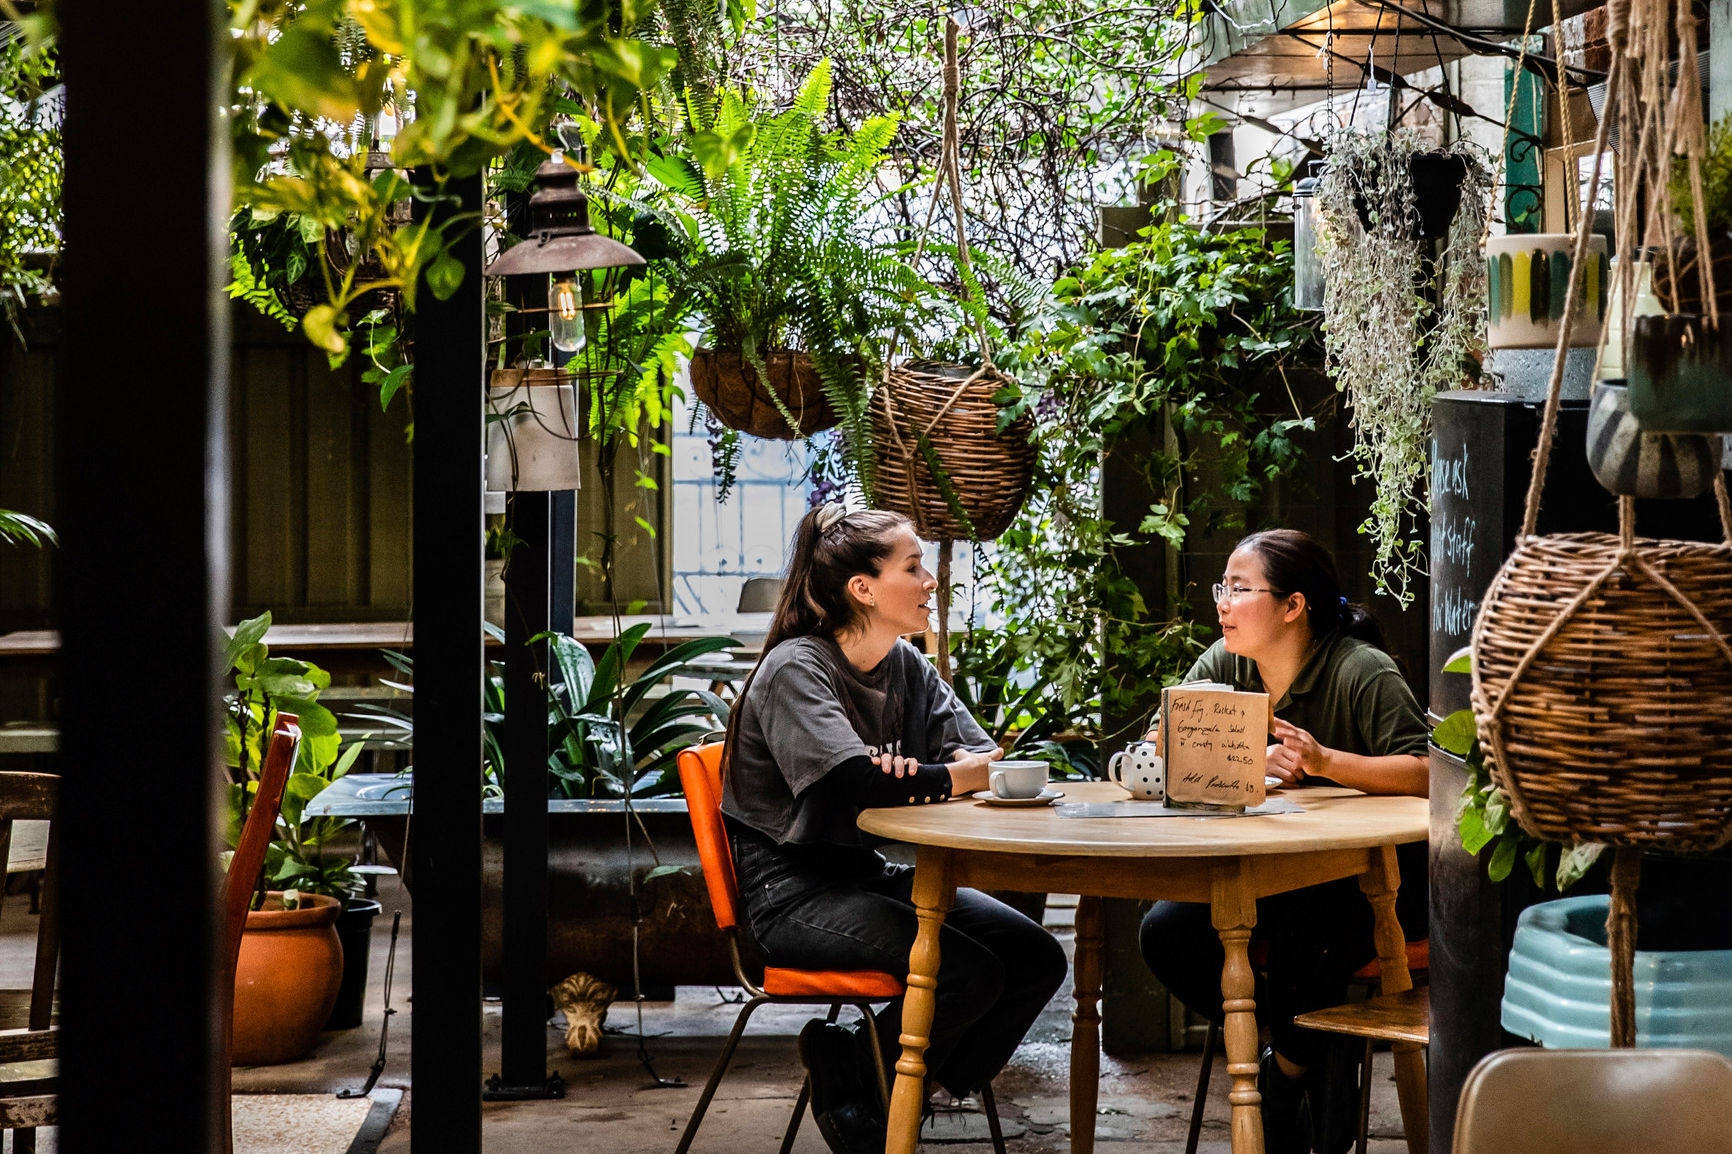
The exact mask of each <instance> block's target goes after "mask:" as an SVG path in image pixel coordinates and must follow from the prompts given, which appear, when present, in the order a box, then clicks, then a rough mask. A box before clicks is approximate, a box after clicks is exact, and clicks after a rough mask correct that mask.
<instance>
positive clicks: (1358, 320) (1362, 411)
mask: <svg viewBox="0 0 1732 1154" xmlns="http://www.w3.org/2000/svg"><path fill="white" fill-rule="evenodd" d="M1424 151H1427V149H1426V147H1425V146H1424V145H1423V144H1422V143H1421V139H1420V136H1419V134H1418V133H1417V132H1416V131H1414V130H1412V129H1401V130H1398V131H1396V132H1393V133H1389V134H1387V135H1367V134H1365V133H1362V132H1354V131H1352V130H1345V129H1344V130H1341V131H1339V132H1336V133H1335V134H1333V135H1332V136H1331V137H1329V139H1328V141H1327V142H1326V152H1327V156H1328V164H1327V166H1326V167H1325V168H1324V171H1323V176H1322V179H1321V181H1320V184H1319V187H1318V193H1317V203H1318V207H1319V209H1320V210H1321V213H1322V217H1323V227H1322V229H1321V230H1320V231H1321V234H1322V235H1321V249H1322V256H1323V266H1324V277H1325V282H1324V297H1323V302H1324V303H1323V308H1324V315H1325V317H1326V318H1327V319H1326V321H1325V324H1324V348H1325V350H1326V353H1327V356H1328V367H1329V372H1330V375H1331V376H1333V377H1334V379H1335V384H1336V387H1337V388H1338V389H1340V390H1341V391H1342V392H1343V393H1345V394H1346V395H1347V402H1348V405H1349V407H1350V409H1351V412H1352V423H1353V428H1354V431H1355V435H1354V444H1353V458H1354V460H1355V462H1356V463H1357V465H1358V473H1357V476H1359V477H1363V478H1366V479H1367V480H1369V481H1370V482H1371V484H1372V486H1373V490H1374V491H1373V494H1372V500H1371V515H1370V516H1369V517H1368V518H1367V519H1366V521H1365V523H1364V524H1363V525H1362V526H1360V532H1362V533H1367V534H1370V535H1371V537H1372V538H1373V540H1374V541H1375V543H1376V548H1377V551H1376V555H1375V557H1374V559H1373V561H1372V566H1371V575H1372V577H1373V578H1374V579H1375V580H1376V582H1377V588H1378V590H1379V591H1380V592H1383V593H1387V594H1389V595H1390V596H1392V597H1394V598H1395V599H1396V600H1397V601H1398V602H1400V603H1401V605H1402V606H1404V607H1405V606H1406V605H1407V604H1408V603H1409V602H1410V601H1412V600H1413V597H1414V589H1413V587H1412V582H1413V578H1414V576H1415V575H1418V574H1423V573H1424V572H1425V570H1426V557H1425V542H1424V540H1423V539H1421V537H1420V535H1419V532H1418V528H1419V519H1420V517H1421V516H1422V515H1423V514H1425V513H1426V512H1427V510H1428V508H1429V487H1428V486H1427V484H1426V478H1427V470H1428V468H1429V461H1430V453H1429V445H1430V438H1431V401H1432V398H1433V397H1434V396H1436V395H1437V393H1438V392H1439V391H1440V390H1444V389H1452V388H1456V387H1458V386H1460V385H1461V384H1462V383H1463V382H1465V381H1468V380H1472V379H1474V378H1476V377H1477V375H1478V354H1479V350H1480V349H1482V348H1483V346H1484V344H1485V271H1484V265H1483V262H1482V261H1481V260H1480V258H1479V243H1480V237H1481V235H1482V233H1483V232H1484V226H1485V205H1486V204H1487V203H1488V197H1489V191H1490V181H1491V175H1490V172H1489V170H1488V168H1487V166H1486V165H1485V163H1484V161H1483V160H1482V159H1481V158H1480V156H1479V155H1478V153H1477V151H1476V150H1474V148H1473V146H1472V145H1470V144H1466V143H1458V144H1455V145H1451V146H1450V148H1449V150H1448V153H1449V155H1452V156H1458V157H1460V158H1461V159H1462V161H1463V163H1464V166H1465V173H1466V175H1465V176H1464V178H1463V180H1462V184H1461V202H1460V207H1459V208H1458V209H1457V210H1456V213H1455V216H1454V218H1453V219H1452V220H1451V221H1450V224H1449V233H1448V237H1447V239H1446V241H1445V244H1444V249H1443V253H1442V255H1441V256H1437V257H1434V256H1433V253H1432V242H1431V241H1429V240H1424V239H1421V238H1419V237H1418V236H1416V235H1415V233H1416V231H1417V230H1416V229H1415V228H1414V226H1413V221H1414V220H1415V214H1416V211H1417V209H1416V206H1415V198H1414V186H1413V177H1412V173H1411V170H1410V167H1409V160H1410V158H1411V157H1412V155H1413V154H1414V153H1418V152H1424Z"/></svg>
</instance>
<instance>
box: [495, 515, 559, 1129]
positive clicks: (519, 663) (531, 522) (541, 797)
mask: <svg viewBox="0 0 1732 1154" xmlns="http://www.w3.org/2000/svg"><path fill="white" fill-rule="evenodd" d="M552 497H553V494H550V493H545V492H520V493H512V494H511V495H510V496H509V497H508V498H507V499H506V501H507V504H506V523H507V524H508V525H509V526H510V527H511V531H512V533H514V534H515V535H516V536H517V537H518V539H519V541H518V544H517V546H516V547H515V548H514V549H513V550H512V552H511V560H510V561H509V562H507V563H506V566H505V896H504V906H505V908H504V911H503V912H504V921H505V942H504V955H505V956H504V971H505V972H504V988H503V989H502V990H501V991H500V994H501V1001H502V1003H503V1004H502V1006H501V1012H502V1018H503V1021H502V1023H501V1029H502V1034H501V1038H500V1072H499V1073H498V1074H496V1075H494V1076H493V1077H491V1078H489V1079H488V1080H487V1093H486V1095H485V1097H487V1098H489V1099H507V1100H511V1099H526V1098H558V1097H561V1096H562V1095H563V1092H564V1085H563V1083H562V1082H561V1081H560V1077H559V1075H558V1074H557V1073H555V1074H554V1075H552V1076H551V1077H549V1076H548V1073H547V984H548V983H547V804H546V798H547V686H548V681H547V678H548V675H549V660H548V657H549V649H548V644H547V642H546V641H536V642H531V641H530V638H532V637H535V636H537V635H538V634H541V633H545V632H546V631H547V626H548V619H547V618H548V545H549V539H548V529H549V507H550V505H551V503H552V500H551V499H552Z"/></svg>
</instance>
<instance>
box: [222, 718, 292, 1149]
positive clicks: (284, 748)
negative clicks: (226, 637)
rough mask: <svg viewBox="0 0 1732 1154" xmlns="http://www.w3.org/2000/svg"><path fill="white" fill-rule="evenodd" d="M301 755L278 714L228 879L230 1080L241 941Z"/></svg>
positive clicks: (225, 988)
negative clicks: (237, 967) (236, 977)
mask: <svg viewBox="0 0 1732 1154" xmlns="http://www.w3.org/2000/svg"><path fill="white" fill-rule="evenodd" d="M300 751H301V725H300V719H299V718H298V717H296V716H295V715H294V714H292V713H279V714H277V721H276V724H275V725H274V726H272V728H271V740H270V744H268V745H267V746H266V747H265V764H264V768H263V769H261V770H260V771H259V788H258V792H257V793H256V794H254V796H253V803H252V807H251V808H250V809H249V810H248V811H247V820H246V823H245V824H244V825H243V826H242V827H241V836H240V838H239V840H238V841H236V843H235V852H234V856H233V857H231V858H230V859H229V871H228V873H227V874H226V875H225V876H224V877H223V893H222V911H223V952H222V955H221V964H222V974H221V977H220V979H219V982H218V989H219V991H220V1001H221V1003H222V1011H221V1012H222V1018H223V1030H222V1039H223V1052H222V1069H223V1077H224V1078H225V1079H226V1078H228V1076H229V1064H230V1055H231V1054H232V1053H233V1052H234V1041H235V1039H234V1032H235V1023H234V1012H235V967H236V965H238V964H239V962H240V956H241V935H242V934H243V933H245V932H246V928H247V910H248V908H249V907H250V906H251V905H252V897H253V892H254V891H255V890H256V889H257V888H258V882H259V871H260V870H262V869H264V866H265V851H266V850H268V849H270V846H271V836H272V834H273V833H274V832H275V831H276V827H277V814H278V813H279V812H280V811H281V810H282V807H283V791H284V790H285V789H286V788H287V787H288V784H289V775H290V774H292V773H294V771H295V758H296V757H297V756H299V754H300ZM225 1089H226V1090H227V1093H225V1094H224V1095H223V1109H224V1113H225V1115H228V1105H229V1099H230V1097H231V1096H232V1094H233V1090H234V1084H233V1081H232V1080H230V1082H229V1085H228V1086H227V1087H225ZM232 1129H233V1127H232V1123H231V1125H225V1126H224V1127H223V1128H222V1141H223V1154H231V1152H232V1151H233V1149H234V1138H233V1133H232Z"/></svg>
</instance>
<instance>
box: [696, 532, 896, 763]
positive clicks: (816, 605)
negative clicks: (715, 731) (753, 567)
mask: <svg viewBox="0 0 1732 1154" xmlns="http://www.w3.org/2000/svg"><path fill="white" fill-rule="evenodd" d="M827 509H828V510H829V512H828V514H826V510H827ZM825 517H828V519H829V520H828V523H829V527H828V528H825V529H820V528H819V527H818V526H819V522H820V519H821V518H825ZM904 530H907V531H908V532H913V531H914V522H912V521H910V520H909V519H908V518H906V517H904V516H903V515H902V514H900V513H890V512H886V511H884V510H882V509H863V510H861V511H859V512H856V513H847V514H844V515H842V516H841V517H840V518H837V517H836V516H835V510H834V509H833V508H831V507H829V506H821V507H819V508H817V509H813V510H811V511H810V512H808V513H807V514H806V515H805V516H804V517H801V518H800V523H799V525H798V526H797V527H796V528H795V529H794V543H793V545H792V547H791V548H790V549H789V553H788V569H787V572H786V573H784V574H783V576H782V593H781V596H780V597H778V598H777V600H776V611H775V613H774V614H773V615H772V616H771V618H770V631H769V632H768V633H767V634H765V636H764V654H765V656H768V655H769V653H770V651H771V650H773V649H775V648H776V646H778V645H780V644H781V643H782V642H784V641H787V640H790V639H792V638H795V637H830V638H834V637H835V636H836V634H838V633H840V632H841V631H842V630H844V629H846V628H848V627H849V626H850V625H853V624H854V623H855V622H856V621H857V620H858V619H859V617H860V610H859V607H858V606H856V605H855V604H854V602H853V599H852V598H850V597H849V596H848V581H849V579H850V578H853V577H855V576H857V575H859V574H861V573H867V574H870V575H872V576H874V577H876V576H878V574H880V573H882V572H883V571H884V562H885V560H886V559H887V558H889V556H890V551H891V549H892V548H893V547H894V546H895V541H896V535H897V534H898V533H901V532H902V531H904ZM758 662H759V665H760V666H761V665H762V664H763V658H759V659H758ZM757 675H758V670H757V668H754V669H753V670H752V672H751V675H750V676H748V677H747V678H746V682H745V684H744V685H742V686H740V693H739V696H738V697H736V698H735V699H734V707H733V710H732V711H731V712H730V713H729V714H728V730H727V737H726V739H725V740H726V745H725V746H724V748H723V751H722V773H723V774H724V775H726V773H727V771H728V763H729V762H730V761H731V760H732V754H733V749H734V733H735V730H736V728H737V726H738V723H739V717H740V705H741V704H742V703H743V702H744V701H745V700H746V691H747V690H748V689H750V688H751V686H752V681H753V679H754V678H756V677H757Z"/></svg>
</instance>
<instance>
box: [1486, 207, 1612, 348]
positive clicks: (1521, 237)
mask: <svg viewBox="0 0 1732 1154" xmlns="http://www.w3.org/2000/svg"><path fill="white" fill-rule="evenodd" d="M1575 244H1576V238H1575V237H1574V236H1573V235H1572V234H1569V233H1511V234H1509V235H1507V236H1494V237H1491V238H1489V239H1488V240H1487V241H1486V246H1485V259H1486V296H1487V300H1486V321H1487V324H1488V327H1489V331H1488V334H1487V342H1486V343H1487V344H1488V345H1489V346H1490V347H1491V348H1494V349H1539V348H1555V347H1556V346H1557V343H1558V330H1559V329H1560V328H1562V327H1563V315H1564V294H1565V292H1566V291H1567V290H1568V288H1569V283H1570V273H1571V265H1570V256H1571V254H1572V253H1573V252H1574V250H1575ZM1583 274H1584V275H1583V281H1582V287H1581V288H1580V289H1579V290H1577V302H1576V304H1577V307H1576V324H1575V329H1574V331H1573V332H1572V333H1571V336H1570V344H1571V346H1572V347H1574V346H1582V345H1586V346H1592V345H1595V344H1597V343H1598V342H1599V339H1600V325H1601V318H1603V317H1604V316H1605V315H1606V293H1607V291H1608V289H1609V288H1610V278H1609V277H1608V276H1607V256H1606V238H1605V237H1603V236H1593V237H1589V238H1588V256H1587V267H1586V269H1584V270H1583Z"/></svg>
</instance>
